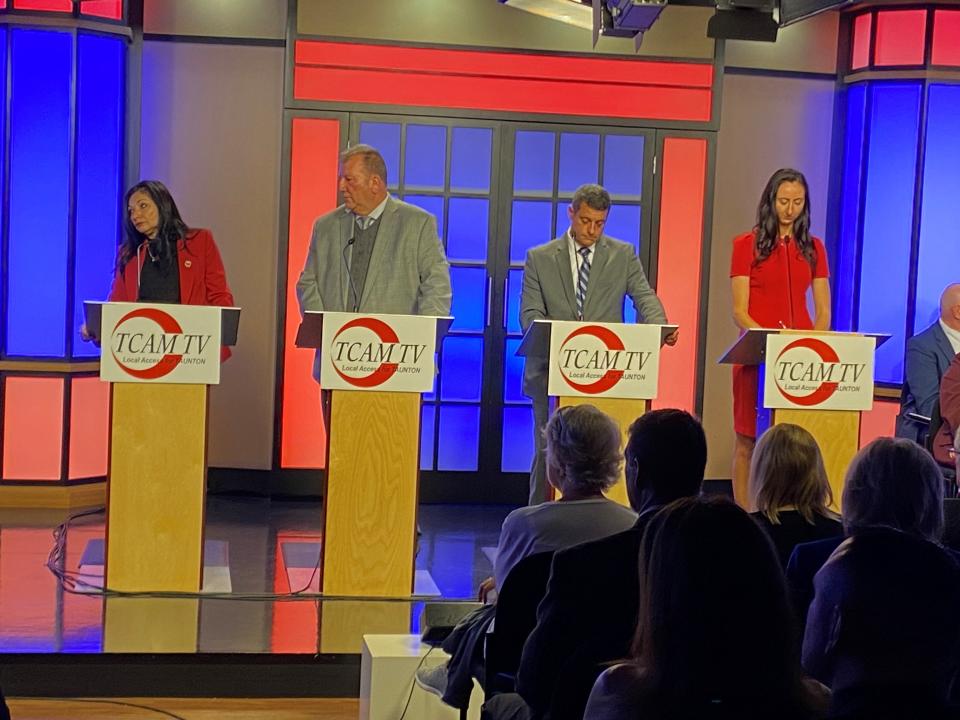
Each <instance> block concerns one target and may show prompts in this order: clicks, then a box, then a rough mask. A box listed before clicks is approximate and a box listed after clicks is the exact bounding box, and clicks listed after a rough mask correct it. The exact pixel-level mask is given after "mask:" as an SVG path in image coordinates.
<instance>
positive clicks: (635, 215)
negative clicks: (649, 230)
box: [603, 205, 647, 272]
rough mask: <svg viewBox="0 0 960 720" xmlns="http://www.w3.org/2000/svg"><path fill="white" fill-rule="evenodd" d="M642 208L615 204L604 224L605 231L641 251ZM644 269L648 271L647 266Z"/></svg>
mask: <svg viewBox="0 0 960 720" xmlns="http://www.w3.org/2000/svg"><path fill="white" fill-rule="evenodd" d="M640 210H641V208H640V206H639V205H614V206H613V207H611V208H610V214H609V215H607V224H606V225H604V226H603V232H604V233H606V234H607V235H609V236H610V237H614V238H616V239H617V240H623V241H624V242H627V243H630V244H631V245H633V249H634V251H636V252H639V250H640ZM643 271H644V272H646V271H647V268H644V269H643Z"/></svg>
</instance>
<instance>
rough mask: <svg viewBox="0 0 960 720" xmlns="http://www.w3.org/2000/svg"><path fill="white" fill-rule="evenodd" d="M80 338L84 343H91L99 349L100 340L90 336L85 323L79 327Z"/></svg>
mask: <svg viewBox="0 0 960 720" xmlns="http://www.w3.org/2000/svg"><path fill="white" fill-rule="evenodd" d="M80 338H81V339H82V340H83V341H84V342H92V343H93V344H94V345H96V346H97V347H100V338H98V337H95V336H94V335H91V334H90V331H89V330H87V324H86V323H84V324H83V325H81V326H80Z"/></svg>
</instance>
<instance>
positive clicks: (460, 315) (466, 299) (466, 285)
mask: <svg viewBox="0 0 960 720" xmlns="http://www.w3.org/2000/svg"><path fill="white" fill-rule="evenodd" d="M486 281H487V271H486V269H485V268H466V267H452V268H450V284H451V285H452V286H453V306H452V308H451V314H452V315H453V324H452V325H451V326H450V328H451V330H461V331H462V330H467V331H470V330H473V331H481V330H483V326H484V323H485V322H486V309H487V308H486V303H484V299H485V298H486V292H487V282H486Z"/></svg>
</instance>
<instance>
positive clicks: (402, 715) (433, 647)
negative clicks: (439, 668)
mask: <svg viewBox="0 0 960 720" xmlns="http://www.w3.org/2000/svg"><path fill="white" fill-rule="evenodd" d="M436 649H437V646H436V645H431V646H430V649H429V650H427V651H426V652H425V653H424V654H423V657H422V658H420V662H419V664H417V667H416V669H415V670H414V671H413V679H412V680H411V681H410V692H409V694H408V695H407V703H406V705H404V706H403V712H402V713H400V720H403V719H404V718H405V717H406V716H407V710H409V709H410V701H411V700H412V699H413V689H414V688H415V687H416V686H417V673H418V672H419V671H420V668H422V667H423V663H425V662H426V660H427V658H428V657H430V653H432V652H433V651H434V650H436Z"/></svg>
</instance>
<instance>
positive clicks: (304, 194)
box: [280, 118, 340, 468]
mask: <svg viewBox="0 0 960 720" xmlns="http://www.w3.org/2000/svg"><path fill="white" fill-rule="evenodd" d="M339 151H340V121H339V120H330V119H325V118H294V120H293V126H292V129H291V142H290V234H289V237H288V245H287V270H286V272H287V297H286V324H285V326H284V339H285V342H284V351H283V393H282V399H281V405H282V407H281V413H282V415H281V417H282V429H281V437H280V466H281V467H285V468H321V467H324V464H325V461H326V442H327V439H326V431H325V428H324V426H323V416H322V413H321V409H320V391H319V386H318V385H317V383H316V381H314V379H313V376H312V373H313V352H312V351H311V350H307V349H304V348H298V347H296V346H295V344H294V340H295V338H296V335H297V326H298V325H299V324H300V306H299V304H298V303H297V287H296V286H297V279H298V278H299V277H300V272H301V271H302V270H303V265H304V262H305V261H306V258H307V251H308V250H309V247H310V234H311V231H312V229H313V221H314V220H316V218H317V217H318V216H320V215H322V214H323V213H325V212H328V211H329V210H332V209H333V208H334V207H336V203H337V159H338V155H339Z"/></svg>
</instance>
